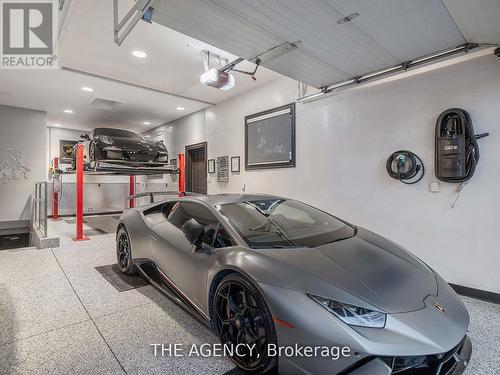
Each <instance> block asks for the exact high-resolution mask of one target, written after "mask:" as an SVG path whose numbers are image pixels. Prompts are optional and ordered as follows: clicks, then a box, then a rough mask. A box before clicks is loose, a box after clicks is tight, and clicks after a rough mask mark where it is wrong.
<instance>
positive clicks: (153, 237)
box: [149, 234, 160, 242]
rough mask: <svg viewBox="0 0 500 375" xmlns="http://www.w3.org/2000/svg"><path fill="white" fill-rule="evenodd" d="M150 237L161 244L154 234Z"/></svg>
mask: <svg viewBox="0 0 500 375" xmlns="http://www.w3.org/2000/svg"><path fill="white" fill-rule="evenodd" d="M149 237H150V238H151V239H152V240H154V241H155V242H160V239H159V238H158V237H156V236H155V235H154V234H150V235H149Z"/></svg>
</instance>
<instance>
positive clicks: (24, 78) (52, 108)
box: [0, 69, 208, 132]
mask: <svg viewBox="0 0 500 375" xmlns="http://www.w3.org/2000/svg"><path fill="white" fill-rule="evenodd" d="M83 86H88V87H91V88H92V89H93V90H94V91H93V92H85V91H82V90H81V88H82V87H83ZM0 91H1V92H5V93H6V94H5V95H0V104H5V105H10V106H15V107H24V108H30V109H36V110H41V111H46V112H47V121H48V124H49V125H51V126H55V125H54V124H59V125H61V126H62V127H64V128H71V129H82V130H88V129H92V128H95V127H112V128H123V129H129V130H132V131H137V132H143V131H145V130H148V129H151V128H152V127H155V126H158V125H162V124H165V123H168V122H170V121H173V120H175V119H177V118H179V117H182V116H185V115H187V114H189V113H193V112H196V111H199V110H201V109H203V108H206V107H208V105H207V104H203V103H200V102H197V101H194V100H189V99H185V98H179V97H176V96H173V95H167V94H162V93H160V92H156V91H152V90H149V89H141V88H137V87H134V86H130V85H125V84H121V83H118V82H114V81H110V80H103V79H99V78H94V77H90V76H86V75H82V74H77V73H73V72H68V71H65V70H55V69H54V70H39V69H32V70H13V69H12V70H0ZM94 99H104V100H110V101H113V102H117V103H118V104H117V105H116V108H115V110H103V109H96V108H95V107H91V106H90V105H89V103H90V102H91V101H93V100H94ZM177 107H184V110H183V111H179V110H177ZM65 109H71V110H72V111H73V113H65V112H64V110H65ZM144 122H147V124H144Z"/></svg>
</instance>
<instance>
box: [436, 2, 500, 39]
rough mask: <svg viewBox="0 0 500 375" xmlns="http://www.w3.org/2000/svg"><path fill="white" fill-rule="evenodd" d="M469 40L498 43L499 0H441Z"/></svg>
mask: <svg viewBox="0 0 500 375" xmlns="http://www.w3.org/2000/svg"><path fill="white" fill-rule="evenodd" d="M443 3H444V5H445V6H446V8H447V9H448V11H449V13H450V14H451V16H452V17H453V20H454V21H455V23H456V24H457V25H458V27H459V28H460V31H461V32H462V34H464V36H465V37H466V38H467V41H469V42H475V43H493V44H497V43H500V0H474V1H470V0H443Z"/></svg>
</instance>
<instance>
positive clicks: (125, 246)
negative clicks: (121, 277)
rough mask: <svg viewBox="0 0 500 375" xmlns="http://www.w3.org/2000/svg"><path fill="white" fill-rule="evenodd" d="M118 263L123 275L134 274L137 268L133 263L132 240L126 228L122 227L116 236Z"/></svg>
mask: <svg viewBox="0 0 500 375" xmlns="http://www.w3.org/2000/svg"><path fill="white" fill-rule="evenodd" d="M116 262H117V264H118V267H120V271H122V272H123V273H125V274H127V275H130V274H132V273H134V271H135V266H134V262H133V261H132V252H131V248H130V238H129V236H128V233H127V230H126V229H125V227H122V228H121V229H120V230H119V231H118V234H117V236H116Z"/></svg>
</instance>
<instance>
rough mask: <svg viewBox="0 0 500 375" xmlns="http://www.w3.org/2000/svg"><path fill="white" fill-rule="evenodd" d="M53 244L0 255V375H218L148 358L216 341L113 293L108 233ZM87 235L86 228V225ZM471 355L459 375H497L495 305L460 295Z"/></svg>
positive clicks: (147, 290) (209, 368) (206, 363)
mask: <svg viewBox="0 0 500 375" xmlns="http://www.w3.org/2000/svg"><path fill="white" fill-rule="evenodd" d="M49 229H50V230H51V232H52V233H58V234H59V235H60V236H61V247H60V248H57V249H45V250H24V251H0V374H123V373H127V374H145V373H147V374H176V375H177V374H200V373H203V374H204V375H208V374H223V373H224V372H226V371H229V370H230V369H231V368H233V367H234V366H232V364H231V362H230V361H229V360H227V359H222V358H194V357H181V358H171V357H168V356H167V357H154V355H153V348H152V347H151V346H150V344H154V343H168V342H178V343H183V344H186V345H191V344H193V343H196V344H201V343H204V342H214V343H215V342H217V338H216V337H215V336H214V335H213V334H212V333H211V332H210V331H209V330H208V329H207V328H206V327H204V326H202V325H201V324H200V323H198V322H197V321H196V320H195V319H193V318H191V317H190V316H188V315H187V314H186V313H185V312H184V311H183V310H182V309H180V308H178V307H177V306H176V305H174V304H173V303H171V302H170V301H169V300H168V299H166V298H165V297H163V296H162V295H161V294H160V293H159V292H158V291H156V290H155V289H154V288H152V287H151V286H150V285H148V286H145V287H141V288H138V289H134V290H129V291H126V292H118V291H117V290H116V289H115V288H114V287H113V286H111V285H110V284H109V283H108V282H107V281H106V280H105V279H104V278H103V277H102V276H101V275H100V274H99V272H97V271H96V270H95V268H94V267H96V266H102V265H107V264H111V263H114V262H115V254H114V235H113V234H109V235H99V236H95V237H91V240H90V241H86V242H78V243H75V242H73V241H72V240H71V236H72V235H73V233H74V225H71V224H67V223H65V222H64V221H58V222H51V223H50V228H49ZM86 229H90V228H88V227H86ZM464 302H465V304H466V305H467V308H468V309H469V312H470V314H471V324H470V337H471V339H472V342H473V357H472V359H471V362H470V365H469V367H468V369H467V371H466V374H467V375H479V374H480V375H489V374H492V375H500V305H495V304H491V303H487V302H482V301H478V300H474V299H471V298H464Z"/></svg>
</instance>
